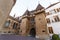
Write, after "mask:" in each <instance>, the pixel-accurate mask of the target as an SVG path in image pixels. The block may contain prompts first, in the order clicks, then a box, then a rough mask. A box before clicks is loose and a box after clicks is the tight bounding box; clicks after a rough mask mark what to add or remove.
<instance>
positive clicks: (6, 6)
mask: <svg viewBox="0 0 60 40" xmlns="http://www.w3.org/2000/svg"><path fill="white" fill-rule="evenodd" d="M15 2H16V0H0V31H4V30H3V25H4V23H5V21H6V20H7V17H8V16H9V13H10V11H11V9H12V7H13V6H14V4H15Z"/></svg>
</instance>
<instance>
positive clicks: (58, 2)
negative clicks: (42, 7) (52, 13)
mask: <svg viewBox="0 0 60 40" xmlns="http://www.w3.org/2000/svg"><path fill="white" fill-rule="evenodd" d="M58 3H60V2H57V3H54V4H51V5H50V6H48V7H47V8H46V9H48V8H50V7H52V6H54V5H56V4H58Z"/></svg>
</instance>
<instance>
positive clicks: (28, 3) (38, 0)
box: [10, 0, 59, 17]
mask: <svg viewBox="0 0 60 40" xmlns="http://www.w3.org/2000/svg"><path fill="white" fill-rule="evenodd" d="M58 1H59V0H17V1H16V4H15V6H14V7H13V9H12V11H11V13H10V15H11V16H13V15H14V14H15V15H16V17H17V16H21V15H23V13H24V12H25V11H26V10H27V9H28V10H29V11H31V10H34V9H35V8H36V7H37V5H38V4H41V5H42V6H43V7H45V8H46V7H48V6H49V5H50V4H52V3H55V2H58Z"/></svg>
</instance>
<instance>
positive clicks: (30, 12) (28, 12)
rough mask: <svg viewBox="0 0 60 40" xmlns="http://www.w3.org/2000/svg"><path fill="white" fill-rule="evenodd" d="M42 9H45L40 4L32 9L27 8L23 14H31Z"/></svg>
mask: <svg viewBox="0 0 60 40" xmlns="http://www.w3.org/2000/svg"><path fill="white" fill-rule="evenodd" d="M41 9H44V7H43V6H41V5H40V4H38V6H37V8H36V9H35V10H32V11H29V10H26V11H25V13H24V14H23V16H24V15H31V14H34V12H36V11H38V10H41Z"/></svg>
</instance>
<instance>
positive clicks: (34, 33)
mask: <svg viewBox="0 0 60 40" xmlns="http://www.w3.org/2000/svg"><path fill="white" fill-rule="evenodd" d="M29 34H30V35H31V36H32V37H35V35H36V30H35V28H32V29H31V30H30V33H29Z"/></svg>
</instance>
